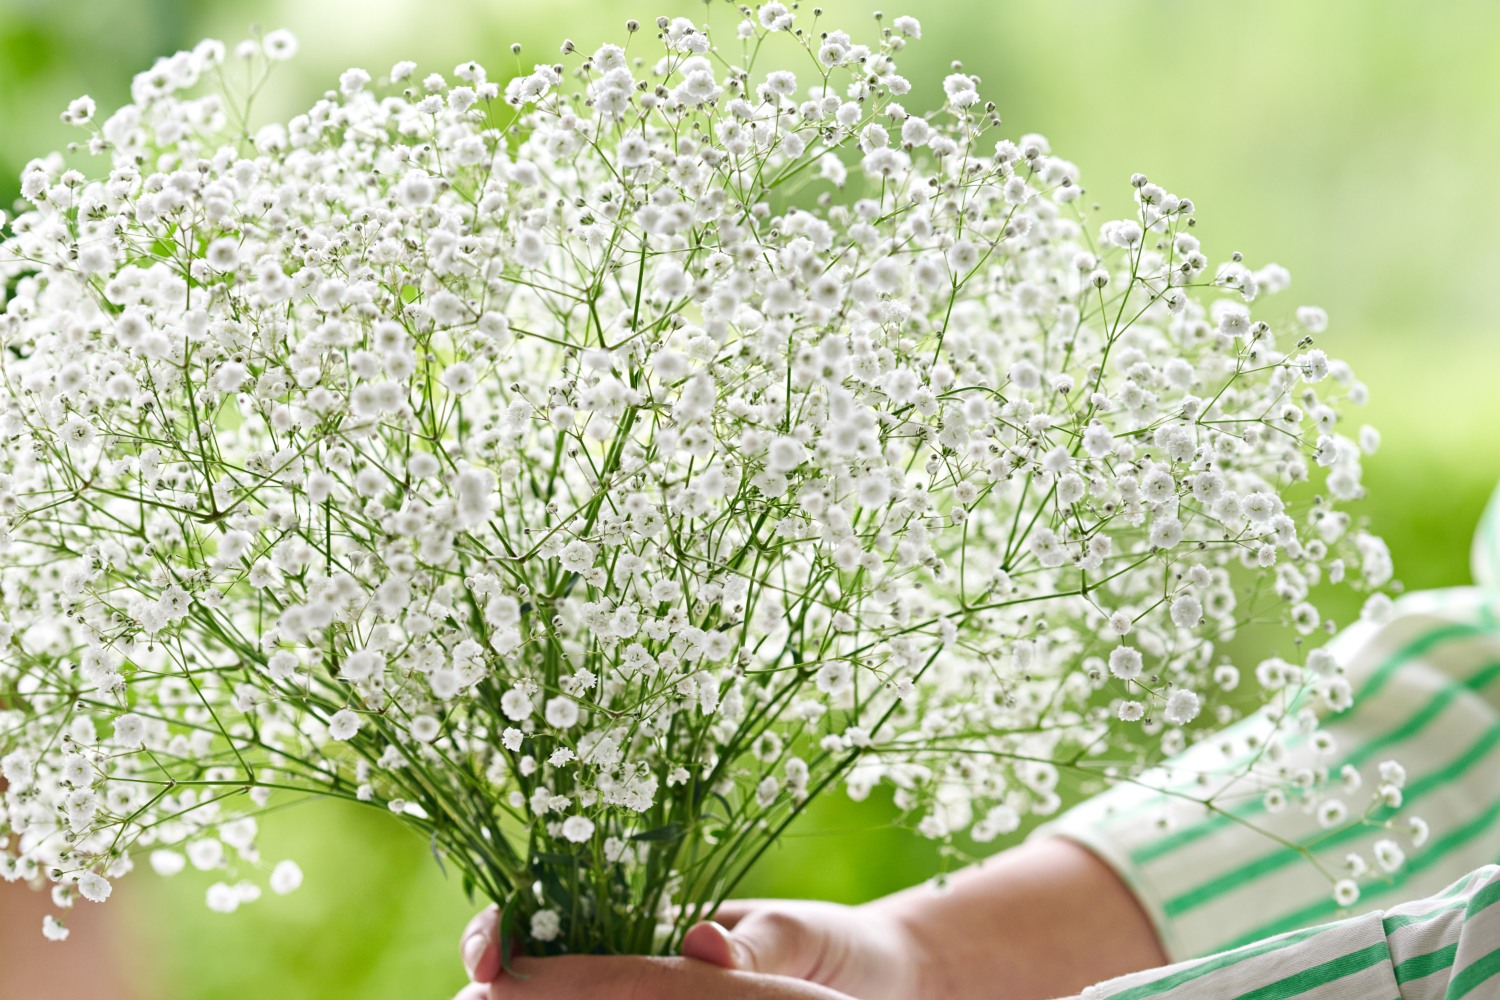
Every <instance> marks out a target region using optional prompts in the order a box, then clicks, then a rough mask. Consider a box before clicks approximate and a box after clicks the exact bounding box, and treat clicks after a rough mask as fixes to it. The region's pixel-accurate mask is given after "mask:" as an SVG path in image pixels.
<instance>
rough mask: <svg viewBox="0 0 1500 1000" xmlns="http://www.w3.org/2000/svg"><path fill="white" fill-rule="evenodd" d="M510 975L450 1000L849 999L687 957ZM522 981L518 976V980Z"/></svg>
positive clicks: (540, 968) (531, 961)
mask: <svg viewBox="0 0 1500 1000" xmlns="http://www.w3.org/2000/svg"><path fill="white" fill-rule="evenodd" d="M511 966H512V968H513V969H514V970H515V972H516V975H509V974H501V975H499V976H498V977H497V978H496V979H495V981H494V982H492V983H470V984H469V985H468V986H465V987H464V988H463V989H462V990H460V991H459V992H458V995H457V996H456V997H455V998H454V1000H706V998H709V997H712V998H714V1000H850V998H849V997H848V996H847V995H845V994H843V993H838V992H836V991H834V990H830V989H828V988H827V987H824V986H818V985H815V984H813V983H807V982H803V981H801V980H798V979H788V978H786V977H784V976H767V975H762V974H760V973H755V972H734V971H730V970H727V969H721V968H718V967H716V966H713V965H709V964H707V963H706V962H699V961H695V960H693V959H689V958H642V957H639V956H634V955H622V956H614V955H564V956H562V957H559V958H517V959H515V961H513V962H512V963H511ZM523 977H524V978H523Z"/></svg>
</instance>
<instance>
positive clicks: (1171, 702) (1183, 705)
mask: <svg viewBox="0 0 1500 1000" xmlns="http://www.w3.org/2000/svg"><path fill="white" fill-rule="evenodd" d="M1202 705H1203V702H1202V699H1200V698H1199V697H1198V695H1196V694H1195V693H1193V692H1192V691H1186V690H1183V689H1182V688H1178V689H1176V690H1174V691H1173V692H1172V693H1171V694H1169V695H1168V696H1167V703H1166V705H1165V707H1163V708H1162V713H1161V714H1162V718H1164V719H1166V720H1167V721H1168V722H1170V723H1172V724H1173V725H1174V726H1185V725H1187V724H1188V723H1189V722H1192V721H1193V720H1194V719H1196V718H1197V717H1198V712H1199V711H1200V710H1201V709H1202Z"/></svg>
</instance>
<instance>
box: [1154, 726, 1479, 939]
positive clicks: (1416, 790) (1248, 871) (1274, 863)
mask: <svg viewBox="0 0 1500 1000" xmlns="http://www.w3.org/2000/svg"><path fill="white" fill-rule="evenodd" d="M1497 745H1500V726H1494V727H1491V728H1490V729H1487V730H1486V731H1485V734H1484V735H1483V736H1482V737H1480V739H1479V740H1478V742H1476V743H1475V744H1474V745H1473V746H1471V747H1470V748H1469V749H1468V750H1467V751H1465V752H1464V753H1463V755H1462V756H1460V757H1459V758H1458V759H1457V760H1455V761H1453V763H1451V764H1449V765H1448V766H1447V767H1444V768H1443V769H1441V770H1439V771H1433V772H1431V773H1429V774H1425V775H1423V776H1422V778H1421V779H1419V780H1418V781H1415V782H1412V783H1411V784H1409V785H1407V787H1406V790H1405V804H1406V805H1411V804H1412V803H1415V802H1416V801H1417V800H1419V799H1421V798H1422V797H1423V796H1425V795H1426V794H1427V793H1428V792H1431V791H1433V790H1434V789H1437V788H1441V787H1443V786H1444V785H1449V784H1452V783H1453V782H1454V781H1455V780H1456V779H1457V778H1458V777H1459V776H1460V775H1462V774H1463V773H1464V772H1465V771H1467V770H1468V769H1469V768H1471V767H1473V766H1474V765H1475V764H1477V763H1479V762H1480V761H1481V760H1483V759H1484V758H1485V757H1486V756H1488V755H1489V753H1490V751H1491V750H1493V749H1494V748H1495V747H1496V746H1497ZM1395 814H1396V810H1395V809H1391V808H1389V807H1382V808H1381V809H1380V810H1378V811H1377V812H1376V813H1375V815H1374V816H1373V817H1371V818H1372V819H1373V820H1374V821H1375V822H1376V823H1383V822H1385V821H1386V820H1387V819H1389V818H1390V817H1392V816H1394V815H1395ZM1368 832H1369V831H1368V830H1367V829H1366V828H1365V827H1363V826H1350V827H1345V828H1344V829H1342V830H1339V831H1337V832H1335V833H1333V834H1331V835H1329V836H1326V837H1323V836H1320V837H1314V838H1312V839H1311V840H1309V841H1304V842H1303V843H1302V844H1301V846H1302V847H1304V848H1308V849H1312V848H1318V849H1326V848H1329V847H1336V846H1338V845H1340V844H1344V843H1347V842H1349V841H1351V840H1357V839H1358V838H1360V837H1362V836H1364V835H1365V834H1367V833H1368ZM1421 856H1422V857H1423V858H1431V857H1432V856H1433V852H1432V851H1431V850H1429V851H1427V852H1425V853H1424V854H1423V855H1421ZM1301 858H1302V854H1301V853H1299V852H1298V851H1295V850H1292V849H1290V848H1281V849H1279V850H1277V851H1276V852H1275V853H1273V854H1267V855H1265V856H1264V857H1262V858H1260V859H1259V860H1257V861H1253V862H1251V863H1250V864H1247V865H1242V866H1241V867H1240V868H1238V869H1236V870H1234V871H1231V872H1228V873H1226V874H1224V875H1221V876H1219V877H1218V878H1215V879H1210V880H1209V881H1207V882H1204V883H1202V884H1200V885H1198V886H1197V887H1196V888H1194V889H1190V890H1188V891H1187V892H1185V893H1183V894H1182V895H1180V896H1175V897H1173V898H1172V899H1169V900H1167V901H1166V903H1165V904H1164V905H1163V906H1162V912H1164V913H1165V914H1166V915H1167V916H1169V917H1177V916H1180V915H1181V914H1183V913H1186V912H1187V911H1188V910H1191V909H1194V908H1195V907H1199V906H1202V905H1203V904H1205V903H1208V902H1212V901H1213V900H1215V899H1217V898H1218V897H1220V896H1222V895H1224V894H1225V893H1227V892H1229V891H1231V890H1232V889H1234V888H1235V887H1236V886H1238V885H1242V884H1244V883H1246V882H1248V881H1253V880H1255V879H1257V878H1260V877H1262V876H1264V875H1267V874H1269V873H1270V872H1274V871H1276V870H1277V869H1280V868H1285V867H1286V866H1287V865H1289V864H1291V863H1292V862H1294V861H1299V860H1301Z"/></svg>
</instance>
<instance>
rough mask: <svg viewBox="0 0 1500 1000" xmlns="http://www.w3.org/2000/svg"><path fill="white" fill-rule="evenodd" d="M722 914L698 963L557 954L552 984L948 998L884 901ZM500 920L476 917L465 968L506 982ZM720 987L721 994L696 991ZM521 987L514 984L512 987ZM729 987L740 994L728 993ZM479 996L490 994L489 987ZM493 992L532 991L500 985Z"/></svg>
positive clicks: (704, 933)
mask: <svg viewBox="0 0 1500 1000" xmlns="http://www.w3.org/2000/svg"><path fill="white" fill-rule="evenodd" d="M715 921H716V922H705V923H700V924H697V925H696V926H694V927H692V928H691V929H690V930H689V931H688V933H687V935H686V936H685V937H684V939H683V943H682V954H683V956H684V957H685V958H687V959H697V960H698V961H697V962H692V961H688V962H684V961H681V960H671V959H665V960H663V959H654V960H635V959H629V960H626V959H620V960H618V961H619V962H623V963H624V964H623V965H619V964H612V965H610V966H609V967H608V968H606V966H605V963H606V962H608V963H616V960H614V959H609V960H603V959H587V960H584V961H583V963H582V964H581V965H579V964H576V963H574V964H570V965H569V966H567V967H566V968H565V967H563V966H562V965H557V964H554V963H555V962H556V960H546V961H544V962H542V963H540V968H541V969H542V970H543V971H542V974H543V975H544V976H545V977H547V981H548V982H549V983H551V982H554V981H555V982H558V983H562V984H563V985H564V986H571V985H575V984H576V985H578V986H585V985H588V986H590V988H591V989H598V988H600V986H599V984H602V983H604V982H606V979H605V976H607V975H613V974H618V975H620V976H623V977H625V978H626V979H629V980H631V981H634V982H637V983H640V984H642V985H644V984H645V983H646V982H649V983H650V986H651V991H650V993H649V994H648V995H651V996H657V995H661V996H671V995H674V994H671V993H670V992H669V991H670V990H672V989H676V988H681V989H684V990H685V991H686V992H685V993H684V995H685V996H690V995H696V996H721V995H722V996H726V997H733V996H744V997H746V998H747V1000H748V998H751V997H754V998H756V1000H760V998H762V997H765V998H767V1000H769V998H771V997H783V996H785V997H787V998H789V1000H790V998H792V997H809V998H811V997H833V996H843V997H853V998H858V1000H888V998H889V1000H894V998H901V1000H914V998H918V997H921V996H922V995H924V994H929V993H930V995H933V996H938V995H940V994H939V993H937V992H932V991H931V990H924V989H922V988H921V987H923V986H926V987H932V986H935V985H936V981H935V980H930V979H928V977H924V976H923V975H922V970H923V966H924V964H925V962H924V960H923V957H922V954H921V950H920V948H919V946H918V943H917V940H916V938H915V937H914V936H913V935H911V934H910V933H908V932H907V930H906V929H905V927H904V925H903V924H902V923H901V921H900V920H899V918H898V917H897V916H896V915H895V914H893V913H891V912H889V911H888V910H887V909H886V908H883V907H881V906H880V905H879V904H872V905H870V906H862V907H852V906H839V905H837V904H834V903H821V902H811V901H801V900H754V901H736V902H732V903H727V904H725V905H724V906H723V907H721V908H720V910H719V911H718V913H716V914H715ZM497 926H498V915H497V913H496V911H495V909H494V908H493V907H492V908H490V909H488V910H485V911H484V912H483V913H480V914H479V915H478V916H476V917H475V918H474V919H473V920H472V921H470V923H469V926H468V928H467V929H466V930H465V931H464V938H463V957H464V965H465V966H466V967H467V968H468V971H469V975H470V978H472V979H474V980H475V981H476V982H477V983H481V984H482V983H488V982H491V981H500V982H502V983H503V982H504V981H503V980H501V977H500V955H499V951H498V948H497V945H496V942H497V941H498V933H497ZM536 964H537V963H527V966H528V967H530V966H532V965H536ZM714 967H717V968H714ZM519 968H520V966H519V965H518V971H519ZM729 973H737V974H738V975H734V976H730V975H728V974H729ZM591 977H596V978H597V980H598V982H597V983H595V982H594V981H593V978H591ZM780 977H785V978H790V979H793V980H803V981H804V982H805V983H806V984H811V985H812V986H817V987H826V988H827V989H826V990H823V991H821V992H818V991H813V992H808V991H806V990H803V989H801V987H798V986H797V985H796V984H794V983H785V982H777V981H776V980H777V979H778V978H780ZM710 987H712V988H713V989H714V990H715V992H701V993H695V992H694V991H696V990H708V989H709V988H710ZM516 988H517V987H515V986H513V985H509V984H507V989H511V990H515V989H516ZM548 989H549V990H550V989H552V987H551V986H548ZM726 990H728V991H738V992H720V991H726ZM830 990H831V991H835V992H829V991H830ZM460 995H461V996H464V997H467V996H469V995H471V994H460ZM472 995H473V996H476V997H482V996H486V994H485V993H484V992H482V991H481V992H475V993H473V994H472ZM493 995H494V996H496V997H499V996H506V997H509V996H512V995H514V996H518V997H519V996H530V995H532V994H529V993H524V992H501V991H500V990H499V989H497V990H496V991H495V992H494V994H493ZM535 995H536V996H538V997H543V996H551V995H554V993H552V992H544V993H536V994H535ZM555 995H557V996H564V995H567V994H565V993H563V992H556V993H555ZM587 995H594V994H593V993H592V992H590V993H588V994H587ZM600 995H605V994H600ZM624 995H628V994H624Z"/></svg>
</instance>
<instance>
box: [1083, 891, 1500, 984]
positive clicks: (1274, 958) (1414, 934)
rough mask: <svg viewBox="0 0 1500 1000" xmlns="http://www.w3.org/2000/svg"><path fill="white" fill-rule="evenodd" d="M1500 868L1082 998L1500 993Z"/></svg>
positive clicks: (1152, 972) (1131, 977)
mask: <svg viewBox="0 0 1500 1000" xmlns="http://www.w3.org/2000/svg"><path fill="white" fill-rule="evenodd" d="M1497 903H1500V868H1497V867H1495V866H1494V865H1489V866H1486V867H1484V868H1481V869H1479V870H1478V871H1475V872H1472V873H1470V874H1469V875H1467V876H1465V877H1464V878H1462V879H1460V880H1459V881H1458V882H1456V883H1455V884H1453V885H1452V886H1449V887H1448V889H1446V890H1445V891H1443V892H1441V893H1438V894H1437V895H1435V896H1432V897H1429V898H1427V899H1423V900H1419V901H1417V902H1414V903H1404V904H1402V905H1400V906H1395V907H1392V908H1391V909H1389V910H1387V911H1385V912H1384V913H1379V912H1377V913H1369V914H1366V915H1364V916H1362V917H1351V918H1349V919H1347V920H1342V921H1339V922H1337V923H1331V924H1323V925H1321V926H1317V927H1312V928H1309V929H1307V930H1301V931H1291V932H1289V933H1287V934H1282V935H1279V936H1277V937H1274V938H1271V939H1269V940H1266V941H1260V942H1256V943H1255V944H1251V945H1246V946H1244V947H1241V948H1237V949H1235V950H1233V951H1229V952H1225V953H1223V954H1219V955H1212V956H1210V957H1208V958H1200V959H1195V960H1193V961H1189V962H1181V963H1179V964H1177V965H1172V966H1167V967H1166V968H1161V969H1151V970H1149V971H1146V972H1138V973H1134V974H1132V975H1129V976H1122V977H1120V978H1119V979H1112V980H1110V981H1109V982H1107V983H1100V984H1099V985H1097V986H1092V987H1090V988H1089V989H1086V990H1084V991H1083V996H1082V997H1081V998H1080V1000H1209V998H1212V1000H1293V998H1298V997H1300V998H1304V1000H1460V998H1463V997H1474V998H1489V997H1493V996H1495V995H1496V994H1497V993H1500V905H1496V904H1497Z"/></svg>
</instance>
